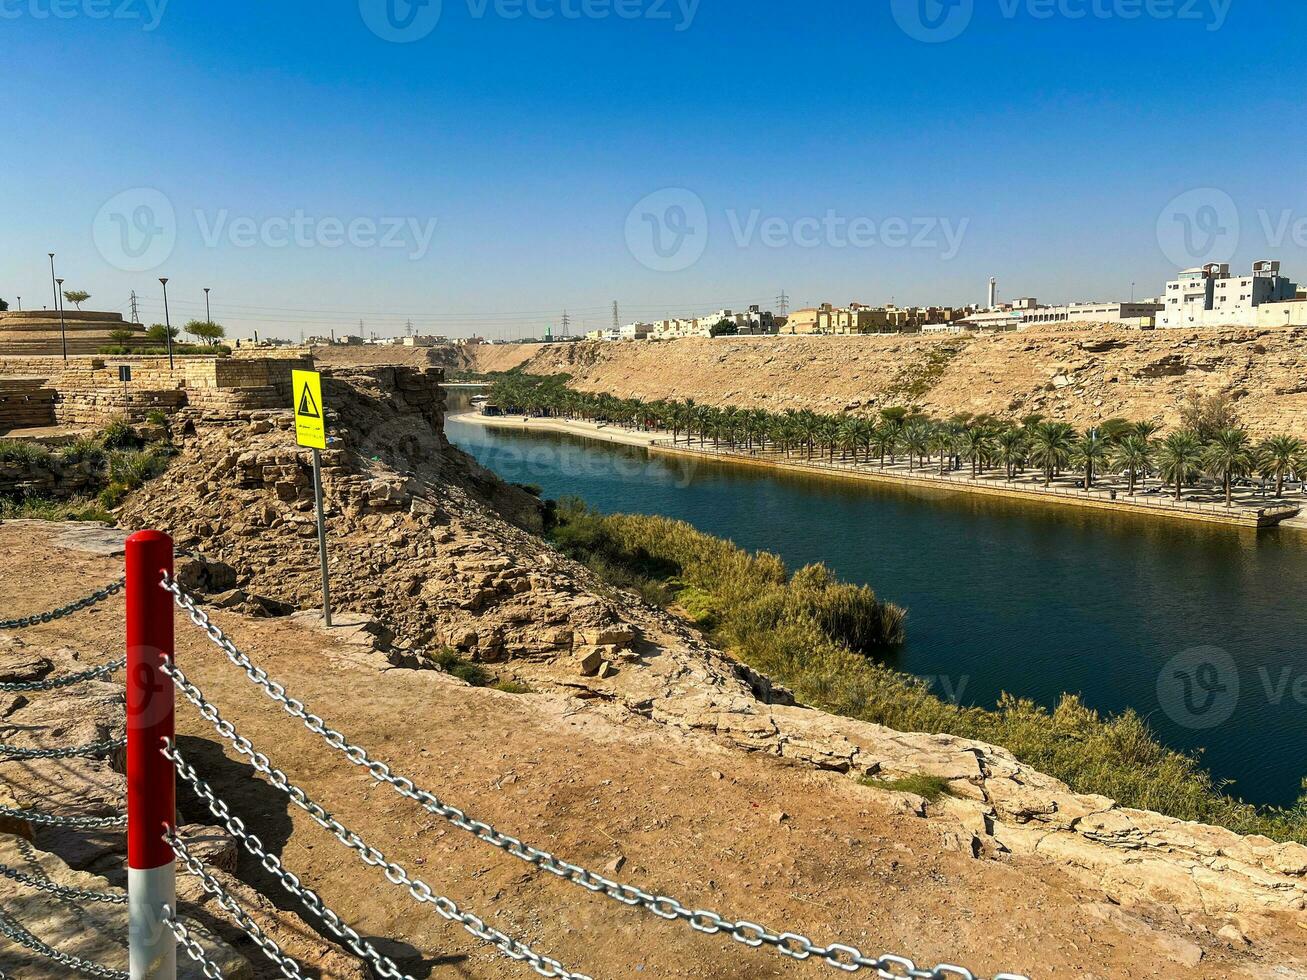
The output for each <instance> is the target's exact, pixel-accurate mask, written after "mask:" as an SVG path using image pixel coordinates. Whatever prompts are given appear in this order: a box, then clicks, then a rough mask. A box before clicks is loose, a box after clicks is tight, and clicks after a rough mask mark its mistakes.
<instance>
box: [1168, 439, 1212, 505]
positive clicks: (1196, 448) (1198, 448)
mask: <svg viewBox="0 0 1307 980" xmlns="http://www.w3.org/2000/svg"><path fill="white" fill-rule="evenodd" d="M1202 459H1203V444H1202V441H1201V440H1200V439H1199V438H1198V436H1196V435H1195V434H1194V433H1192V432H1190V431H1189V430H1188V429H1179V430H1177V431H1175V432H1172V433H1171V434H1170V435H1169V436H1167V437H1166V438H1165V439H1163V440H1162V442H1161V445H1159V446H1158V447H1157V468H1158V472H1160V473H1161V474H1162V479H1163V480H1165V481H1166V482H1167V483H1174V484H1175V499H1176V500H1179V499H1180V491H1181V488H1182V487H1183V486H1184V485H1185V484H1186V483H1188V482H1189V481H1190V480H1192V479H1193V478H1194V477H1195V476H1196V475H1197V474H1198V468H1199V466H1200V464H1201V463H1202Z"/></svg>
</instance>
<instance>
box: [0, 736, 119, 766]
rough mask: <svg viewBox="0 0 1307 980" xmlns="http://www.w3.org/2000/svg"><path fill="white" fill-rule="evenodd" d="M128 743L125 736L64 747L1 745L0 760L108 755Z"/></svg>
mask: <svg viewBox="0 0 1307 980" xmlns="http://www.w3.org/2000/svg"><path fill="white" fill-rule="evenodd" d="M126 744H127V739H125V738H107V739H104V740H103V741H100V742H91V743H90V744H88V745H76V746H72V747H69V748H62V749H24V748H21V747H19V746H17V745H0V762H7V761H9V760H11V759H73V758H76V757H78V756H100V755H108V754H109V753H110V752H112V751H114V750H115V749H121V748H122V747H123V746H124V745H126Z"/></svg>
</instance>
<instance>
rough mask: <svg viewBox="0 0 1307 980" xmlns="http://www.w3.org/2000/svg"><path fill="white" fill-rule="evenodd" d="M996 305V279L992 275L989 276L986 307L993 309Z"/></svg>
mask: <svg viewBox="0 0 1307 980" xmlns="http://www.w3.org/2000/svg"><path fill="white" fill-rule="evenodd" d="M997 306H998V280H997V279H995V278H994V277H993V276H990V277H989V306H988V307H987V309H991V310H992V309H994V308H995V307H997Z"/></svg>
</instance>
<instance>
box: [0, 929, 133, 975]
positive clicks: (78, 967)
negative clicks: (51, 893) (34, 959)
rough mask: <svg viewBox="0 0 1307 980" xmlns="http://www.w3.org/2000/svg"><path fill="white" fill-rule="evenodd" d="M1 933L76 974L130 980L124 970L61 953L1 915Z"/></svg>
mask: <svg viewBox="0 0 1307 980" xmlns="http://www.w3.org/2000/svg"><path fill="white" fill-rule="evenodd" d="M0 933H3V934H4V935H5V936H8V937H9V938H10V939H12V940H13V941H14V942H16V943H17V944H18V945H19V946H22V947H23V948H24V949H28V950H30V951H31V952H33V953H36V954H37V955H38V956H43V957H45V958H46V959H48V960H54V961H55V962H56V963H58V964H59V965H60V966H66V967H67V968H68V969H70V970H72V971H74V972H76V973H85V974H86V975H87V976H92V977H101V978H103V980H129V977H128V976H127V974H126V972H124V971H123V970H111V969H109V968H108V967H107V966H101V965H100V964H99V963H93V962H91V961H90V960H84V959H82V958H81V957H80V956H72V955H71V954H69V953H61V952H59V950H57V949H55V948H54V947H53V946H50V945H48V944H46V943H43V942H41V940H39V939H37V938H36V937H35V936H33V935H32V934H31V933H30V932H28V931H27V930H26V929H24V928H23V927H22V926H20V925H19V924H18V923H17V922H14V921H13V920H12V919H10V918H8V917H7V916H5V915H4V914H3V913H0Z"/></svg>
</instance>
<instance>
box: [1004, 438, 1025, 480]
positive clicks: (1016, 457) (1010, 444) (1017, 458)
mask: <svg viewBox="0 0 1307 980" xmlns="http://www.w3.org/2000/svg"><path fill="white" fill-rule="evenodd" d="M998 461H999V462H1000V463H1002V464H1003V466H1004V467H1005V468H1006V469H1007V478H1008V482H1009V483H1010V482H1011V481H1012V476H1013V474H1015V473H1016V469H1017V467H1018V466H1020V465H1021V464H1022V463H1024V462H1025V461H1026V433H1025V431H1024V430H1023V429H1004V430H1003V431H1002V432H1000V433H999V434H998Z"/></svg>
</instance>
